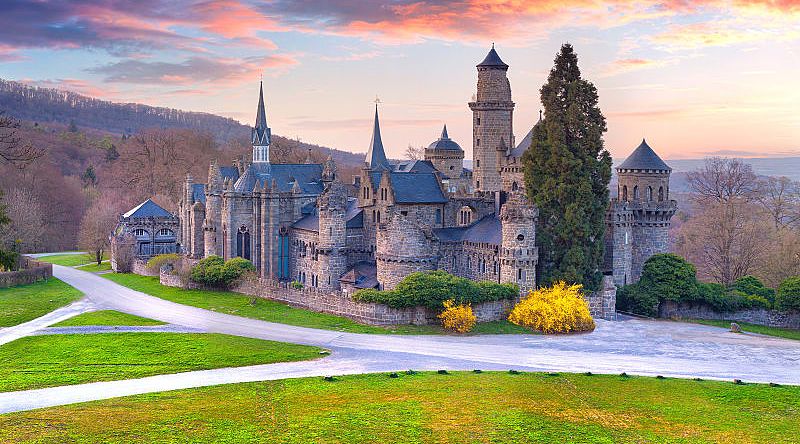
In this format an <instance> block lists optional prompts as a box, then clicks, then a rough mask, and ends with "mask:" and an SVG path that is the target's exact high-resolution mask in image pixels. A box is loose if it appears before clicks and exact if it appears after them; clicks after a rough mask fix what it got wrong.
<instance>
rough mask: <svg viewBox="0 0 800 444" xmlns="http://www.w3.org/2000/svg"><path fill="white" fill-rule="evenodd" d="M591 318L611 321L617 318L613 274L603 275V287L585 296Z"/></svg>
mask: <svg viewBox="0 0 800 444" xmlns="http://www.w3.org/2000/svg"><path fill="white" fill-rule="evenodd" d="M586 302H587V303H588V304H589V313H590V314H591V315H592V317H593V318H598V319H605V320H607V321H613V320H616V319H617V309H616V305H617V287H616V285H614V277H613V276H603V288H602V289H600V290H598V291H596V292H594V293H590V294H589V295H588V296H587V297H586Z"/></svg>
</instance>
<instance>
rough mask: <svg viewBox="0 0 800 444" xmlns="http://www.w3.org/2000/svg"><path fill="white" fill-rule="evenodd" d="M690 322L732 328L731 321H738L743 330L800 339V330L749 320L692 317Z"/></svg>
mask: <svg viewBox="0 0 800 444" xmlns="http://www.w3.org/2000/svg"><path fill="white" fill-rule="evenodd" d="M690 322H694V323H696V324H703V325H712V326H714V327H722V328H725V329H730V328H731V322H736V323H737V324H739V327H742V331H746V332H750V333H758V334H760V335H767V336H776V337H779V338H786V339H795V340H800V330H792V329H790V328H776V327H766V326H763V325H758V324H750V323H747V322H737V321H718V320H711V319H692V320H690Z"/></svg>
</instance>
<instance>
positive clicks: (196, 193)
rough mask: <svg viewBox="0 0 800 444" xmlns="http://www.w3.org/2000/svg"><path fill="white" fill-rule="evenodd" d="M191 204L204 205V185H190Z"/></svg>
mask: <svg viewBox="0 0 800 444" xmlns="http://www.w3.org/2000/svg"><path fill="white" fill-rule="evenodd" d="M192 202H202V203H203V205H205V204H206V185H205V184H202V183H193V184H192Z"/></svg>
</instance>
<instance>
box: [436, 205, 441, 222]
mask: <svg viewBox="0 0 800 444" xmlns="http://www.w3.org/2000/svg"><path fill="white" fill-rule="evenodd" d="M436 223H437V224H440V223H442V210H441V209H440V208H437V209H436Z"/></svg>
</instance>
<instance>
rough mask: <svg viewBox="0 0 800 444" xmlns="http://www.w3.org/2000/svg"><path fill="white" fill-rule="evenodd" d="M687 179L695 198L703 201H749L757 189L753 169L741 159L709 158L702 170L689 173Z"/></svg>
mask: <svg viewBox="0 0 800 444" xmlns="http://www.w3.org/2000/svg"><path fill="white" fill-rule="evenodd" d="M686 178H687V181H688V182H689V186H690V187H691V189H692V191H694V193H695V198H697V199H698V200H701V201H716V202H727V201H729V200H731V199H744V200H748V199H750V198H751V197H752V193H753V191H754V190H755V187H756V175H755V173H754V172H753V168H752V167H751V166H750V164H747V163H745V162H743V161H742V160H740V159H727V158H723V157H711V158H708V159H706V161H705V165H704V166H703V167H702V168H700V169H697V170H695V171H692V172H690V173H688V174H687V177H686Z"/></svg>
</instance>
